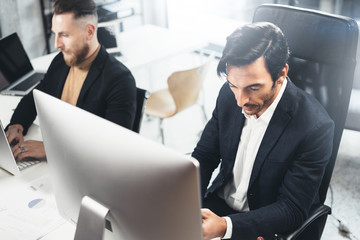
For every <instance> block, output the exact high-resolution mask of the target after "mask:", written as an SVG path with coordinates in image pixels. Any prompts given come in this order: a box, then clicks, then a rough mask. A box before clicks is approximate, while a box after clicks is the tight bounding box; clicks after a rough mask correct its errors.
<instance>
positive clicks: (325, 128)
mask: <svg viewBox="0 0 360 240" xmlns="http://www.w3.org/2000/svg"><path fill="white" fill-rule="evenodd" d="M288 57H289V49H288V46H287V43H286V41H285V39H284V36H283V34H282V32H281V30H280V29H279V28H278V27H277V26H275V25H273V24H271V23H254V24H248V25H244V26H242V27H240V28H238V29H237V30H236V31H235V32H234V33H232V34H231V35H230V36H229V37H228V38H227V43H226V46H225V48H224V52H223V56H222V57H221V59H220V61H219V65H218V68H217V72H218V75H219V76H224V77H226V81H227V82H226V83H225V84H224V85H223V87H222V88H221V90H220V93H219V96H218V99H217V103H216V107H215V110H214V111H213V115H212V118H211V119H210V121H209V122H208V123H207V125H206V127H205V129H204V132H203V134H202V136H201V139H200V141H199V143H198V144H197V146H196V148H195V150H194V152H193V154H192V155H193V157H195V158H196V159H197V160H198V161H199V163H200V173H201V188H202V195H203V209H202V216H203V233H204V239H212V238H215V237H220V238H224V239H241V240H247V239H272V238H273V237H274V234H276V233H286V232H289V231H291V230H294V229H295V228H297V227H299V226H300V224H301V223H302V222H303V221H304V220H305V219H306V217H307V216H308V214H309V212H310V211H311V210H312V209H313V208H314V207H316V206H317V205H318V204H319V198H318V189H319V186H320V183H321V180H322V177H323V174H324V171H325V167H326V165H327V163H328V160H329V157H330V155H331V151H332V142H333V133H334V123H333V121H332V120H331V119H330V117H329V116H328V114H327V112H326V111H325V110H324V108H323V107H322V106H321V105H320V104H319V103H318V101H317V100H315V98H313V97H312V96H310V95H309V94H307V93H305V92H304V91H302V90H301V89H299V88H297V87H296V86H295V85H294V84H293V83H292V82H291V80H290V79H289V78H288V77H287V72H288V69H289V67H288V65H287V59H288ZM220 163H221V165H220V168H219V173H218V175H217V177H216V178H215V179H214V180H213V182H212V184H211V186H210V187H209V188H208V184H209V182H210V180H211V176H212V173H213V172H214V170H215V169H216V168H217V167H218V165H219V164H220Z"/></svg>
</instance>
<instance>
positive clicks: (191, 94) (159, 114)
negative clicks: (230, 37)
mask: <svg viewBox="0 0 360 240" xmlns="http://www.w3.org/2000/svg"><path fill="white" fill-rule="evenodd" d="M212 59H213V55H211V56H210V57H209V58H208V59H207V60H206V61H205V62H204V63H203V64H201V65H200V66H198V67H196V68H192V69H188V70H183V71H177V72H174V73H172V74H171V75H170V76H169V78H168V80H167V83H168V88H166V89H162V90H159V91H156V92H153V93H151V94H150V96H149V98H148V100H147V102H146V108H145V114H146V115H148V116H152V117H156V118H159V130H160V135H161V141H162V143H163V144H164V142H165V139H164V129H163V120H164V119H165V118H169V117H172V116H174V115H175V114H177V113H179V112H181V111H183V110H185V109H186V108H188V107H190V106H192V105H194V104H196V103H197V102H198V99H199V95H200V92H201V89H202V85H203V80H204V78H205V76H206V73H207V72H208V69H209V65H210V63H211V60H212ZM200 107H201V110H202V112H203V116H204V119H205V120H207V117H206V112H205V108H204V106H203V105H200Z"/></svg>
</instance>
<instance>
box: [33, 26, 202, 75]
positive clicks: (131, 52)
mask: <svg viewBox="0 0 360 240" xmlns="http://www.w3.org/2000/svg"><path fill="white" fill-rule="evenodd" d="M118 40H119V42H118V44H119V49H120V51H121V53H122V54H123V56H121V57H118V60H119V61H121V62H122V63H124V64H125V65H126V66H127V67H128V68H129V69H130V70H135V69H136V68H140V67H144V66H147V65H149V64H151V63H154V62H156V61H160V60H164V59H166V58H169V57H172V56H175V55H177V54H180V53H185V52H191V51H194V50H198V49H200V48H202V47H204V46H206V44H207V42H206V41H205V40H204V39H202V38H200V37H195V36H191V35H184V34H179V33H177V32H173V31H171V30H169V29H166V28H162V27H158V26H154V25H144V26H140V27H138V28H134V29H131V30H128V31H124V32H121V33H120V34H119V38H118ZM57 53H58V52H55V53H51V54H48V55H45V56H42V57H39V58H36V59H33V60H32V61H31V62H32V64H33V67H34V69H36V70H39V71H43V72H46V70H47V69H48V67H49V65H50V63H51V60H52V59H53V58H54V57H55V55H56V54H57Z"/></svg>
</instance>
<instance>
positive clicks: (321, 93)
mask: <svg viewBox="0 0 360 240" xmlns="http://www.w3.org/2000/svg"><path fill="white" fill-rule="evenodd" d="M261 21H266V22H271V23H274V24H275V25H277V26H279V27H280V29H281V30H282V31H283V32H284V35H285V38H286V39H287V41H288V44H289V47H290V52H291V54H290V59H289V73H288V75H289V77H290V79H291V81H293V82H294V83H295V84H296V85H297V86H298V87H300V88H302V89H304V90H305V91H307V92H309V93H310V94H312V95H314V96H315V97H316V98H317V99H318V100H319V102H320V103H321V104H322V105H323V106H324V107H325V109H326V110H327V111H328V113H329V115H330V117H331V118H332V119H333V120H334V122H335V133H334V145H333V151H332V155H331V158H330V161H329V163H328V166H327V168H326V171H325V175H324V177H323V180H322V183H321V186H320V189H319V195H320V201H321V203H322V204H323V203H324V201H325V198H326V193H327V189H328V186H329V183H330V179H331V175H332V172H333V168H334V165H335V160H336V157H337V153H338V149H339V145H340V140H341V136H342V133H343V129H344V124H345V120H346V116H347V111H348V106H349V99H350V94H351V88H352V84H353V78H354V69H355V64H356V49H357V42H358V25H357V23H356V22H355V21H354V20H353V19H350V18H347V17H342V16H336V15H331V14H326V13H323V12H320V11H315V10H309V9H302V8H297V7H291V6H284V5H276V4H265V5H261V6H259V7H258V8H257V9H256V10H255V13H254V18H253V22H261ZM330 213H331V208H330V207H328V206H326V205H322V206H320V207H319V208H318V209H317V210H315V211H314V212H313V213H311V215H310V217H309V218H308V219H307V220H306V221H305V222H304V224H303V225H302V226H301V227H300V228H299V229H297V230H296V231H294V232H292V233H281V234H282V237H278V239H320V237H321V235H322V232H323V229H324V226H325V223H326V219H327V215H328V214H330Z"/></svg>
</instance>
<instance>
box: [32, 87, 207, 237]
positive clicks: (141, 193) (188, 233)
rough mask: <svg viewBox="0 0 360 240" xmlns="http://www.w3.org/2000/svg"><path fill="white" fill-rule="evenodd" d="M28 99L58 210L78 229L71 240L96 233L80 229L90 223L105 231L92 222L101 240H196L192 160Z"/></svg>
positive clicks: (81, 114) (43, 97)
mask: <svg viewBox="0 0 360 240" xmlns="http://www.w3.org/2000/svg"><path fill="white" fill-rule="evenodd" d="M34 97H35V102H36V107H37V111H38V116H39V122H40V128H41V132H42V136H43V140H44V145H45V151H46V155H47V161H48V165H49V169H50V176H51V179H52V184H53V188H54V193H55V198H56V202H57V207H58V209H59V212H60V214H61V215H62V216H63V217H64V218H65V219H67V220H68V221H71V222H74V223H78V224H77V229H76V234H75V239H77V238H76V236H77V234H81V233H83V232H84V231H87V232H88V233H89V232H91V234H90V235H91V236H94V235H96V234H98V233H99V232H101V231H103V227H100V228H96V227H94V228H89V227H85V228H86V230H84V229H81V228H82V227H81V226H84V225H85V226H86V224H84V222H86V221H88V220H89V219H90V220H93V222H96V221H97V222H101V223H102V224H104V222H105V220H104V219H103V218H102V217H101V216H100V217H98V216H99V215H106V223H107V224H106V226H107V227H106V230H105V239H132V240H144V239H147V240H155V239H156V240H159V239H160V240H161V239H164V240H165V239H166V240H168V239H172V240H180V239H181V240H183V239H194V240H195V239H198V240H200V239H202V228H201V221H202V220H201V212H200V205H201V203H200V187H199V169H198V167H199V166H198V162H197V161H196V160H195V159H193V158H191V157H190V156H185V155H182V154H180V153H177V152H175V151H173V150H171V149H168V148H166V147H164V146H163V145H161V144H159V143H156V142H153V141H151V140H149V139H146V138H144V137H142V136H140V135H139V134H137V133H134V132H132V131H130V130H127V129H125V128H123V127H121V126H119V125H116V124H114V123H112V122H110V121H107V120H105V119H103V118H100V117H98V116H95V115H93V114H91V113H89V112H86V111H84V110H82V109H80V108H77V107H74V106H72V105H70V104H67V103H65V102H63V101H61V100H58V99H56V98H54V97H51V96H49V95H47V94H45V93H42V92H40V91H38V90H34ZM89 199H90V201H87V200H89ZM82 201H83V203H82V204H81V202H82ZM80 209H81V210H80ZM102 209H105V211H104V212H105V214H104V212H103V213H101V214H98V213H99V212H101V211H102ZM79 211H81V214H80V217H79ZM89 216H90V217H89ZM82 221H84V222H83V223H82ZM80 223H82V224H80ZM79 228H80V229H79ZM98 229H101V230H98ZM102 234H103V233H100V235H101V236H102ZM79 236H80V235H79ZM79 239H80V238H79ZM82 239H88V238H82ZM99 239H101V238H99Z"/></svg>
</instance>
